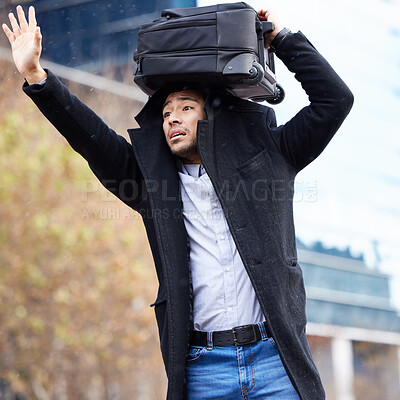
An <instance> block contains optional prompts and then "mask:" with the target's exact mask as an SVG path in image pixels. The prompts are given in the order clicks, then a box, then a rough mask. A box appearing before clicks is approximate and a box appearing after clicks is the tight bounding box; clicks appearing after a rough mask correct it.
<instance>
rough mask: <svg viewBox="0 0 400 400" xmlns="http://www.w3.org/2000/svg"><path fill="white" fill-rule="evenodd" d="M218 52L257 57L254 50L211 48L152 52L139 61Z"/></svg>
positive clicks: (141, 56)
mask: <svg viewBox="0 0 400 400" xmlns="http://www.w3.org/2000/svg"><path fill="white" fill-rule="evenodd" d="M218 51H229V52H233V53H234V52H237V53H252V54H254V55H256V56H257V52H255V51H254V49H246V48H243V47H242V48H235V49H232V48H224V47H210V48H208V49H190V50H188V49H185V50H176V51H171V52H168V51H163V52H159V53H157V52H151V53H148V54H142V55H140V56H139V60H141V59H142V58H151V57H168V56H192V55H193V54H197V55H206V56H207V55H216V54H218Z"/></svg>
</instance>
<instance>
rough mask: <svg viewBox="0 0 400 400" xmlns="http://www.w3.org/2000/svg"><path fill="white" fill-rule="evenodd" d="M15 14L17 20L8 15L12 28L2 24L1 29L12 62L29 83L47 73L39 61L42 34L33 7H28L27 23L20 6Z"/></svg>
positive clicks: (37, 80) (44, 76)
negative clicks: (9, 49)
mask: <svg viewBox="0 0 400 400" xmlns="http://www.w3.org/2000/svg"><path fill="white" fill-rule="evenodd" d="M17 15H18V21H17V19H16V18H15V16H14V14H13V13H10V14H9V15H8V17H9V19H10V23H11V28H12V29H10V28H9V27H8V26H7V25H6V24H3V31H4V33H5V34H6V35H7V38H8V40H9V41H10V44H11V49H12V55H13V59H14V63H15V66H16V67H17V69H18V71H19V72H20V74H21V75H22V76H23V77H24V78H25V79H26V80H27V81H28V83H29V84H33V83H38V82H41V81H42V80H43V79H45V78H46V77H47V74H46V71H44V70H43V68H42V67H41V66H40V63H39V59H40V54H41V52H42V35H41V33H40V28H39V27H38V26H37V24H36V17H35V8H34V7H32V6H31V7H29V23H28V22H27V21H26V18H25V13H24V10H23V9H22V7H21V6H18V7H17Z"/></svg>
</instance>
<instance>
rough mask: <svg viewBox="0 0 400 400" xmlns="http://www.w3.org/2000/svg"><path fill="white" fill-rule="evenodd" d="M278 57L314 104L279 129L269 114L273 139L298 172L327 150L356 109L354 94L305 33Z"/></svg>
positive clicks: (289, 42)
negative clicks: (347, 117)
mask: <svg viewBox="0 0 400 400" xmlns="http://www.w3.org/2000/svg"><path fill="white" fill-rule="evenodd" d="M276 55H277V56H278V57H279V58H280V59H281V60H282V61H283V63H284V64H285V65H286V66H287V68H288V69H289V70H290V71H291V72H294V73H295V78H296V79H297V80H298V81H299V82H300V83H301V85H302V87H303V89H304V90H305V91H306V93H307V95H308V98H309V100H310V104H309V105H308V106H307V107H304V108H303V109H302V110H300V111H299V112H298V113H297V114H296V115H295V116H294V117H293V118H292V119H291V120H290V121H289V122H287V123H286V124H285V125H282V126H279V127H276V124H274V121H275V116H274V112H273V110H272V109H271V110H270V111H269V113H268V119H269V124H270V126H272V127H273V126H274V125H275V128H273V129H272V136H273V138H274V141H275V143H276V145H277V146H278V149H279V150H280V152H281V153H282V154H283V156H284V157H285V159H286V160H287V161H288V162H289V163H290V164H291V165H292V166H294V167H295V168H296V169H297V170H301V169H302V168H304V167H305V166H306V165H308V164H309V163H310V162H311V161H313V160H314V159H315V158H316V157H318V155H319V154H320V153H321V152H322V150H323V149H324V148H325V147H326V145H327V144H328V143H329V141H330V140H331V139H332V137H333V135H334V134H335V133H336V132H337V130H338V129H339V127H340V125H341V124H342V122H343V121H344V119H345V118H346V116H347V114H348V113H349V112H350V109H351V107H352V105H353V100H354V99H353V94H352V93H351V91H350V90H349V88H348V87H347V86H346V84H345V83H344V82H343V81H342V79H341V78H340V77H339V76H338V75H337V73H336V72H335V71H334V70H333V68H332V67H331V66H330V65H329V63H328V62H327V61H326V60H325V59H324V58H323V57H322V56H321V55H320V54H319V53H318V51H317V50H316V49H315V48H314V46H313V45H312V44H311V43H310V42H309V41H308V40H307V38H306V37H305V36H304V35H303V34H302V33H301V32H298V33H294V34H292V35H289V36H287V37H286V38H285V39H284V40H283V41H282V42H281V43H280V45H279V46H278V49H277V52H276Z"/></svg>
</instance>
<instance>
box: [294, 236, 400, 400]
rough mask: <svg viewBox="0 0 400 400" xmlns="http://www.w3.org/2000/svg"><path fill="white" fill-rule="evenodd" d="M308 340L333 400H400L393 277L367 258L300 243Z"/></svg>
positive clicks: (399, 327) (399, 334)
mask: <svg viewBox="0 0 400 400" xmlns="http://www.w3.org/2000/svg"><path fill="white" fill-rule="evenodd" d="M298 253H299V260H300V264H301V266H302V269H303V274H304V281H305V284H306V294H307V319H308V325H307V335H308V338H309V342H310V346H311V350H312V353H313V356H314V358H315V361H316V363H317V365H318V369H319V371H320V373H321V376H322V379H323V382H324V386H325V389H326V392H327V399H330V400H356V399H363V400H377V399H385V400H395V399H399V398H400V381H399V379H400V370H399V365H400V317H399V311H398V310H396V309H395V308H394V307H393V306H392V304H391V298H390V290H389V289H390V279H389V276H387V275H385V274H382V273H380V272H378V271H376V270H371V269H369V268H367V266H366V265H365V262H364V260H363V258H362V257H358V258H356V257H353V256H351V254H350V252H349V251H338V250H337V249H326V248H324V247H323V246H322V245H321V244H320V243H317V244H316V245H314V246H312V247H306V246H304V245H303V244H302V243H301V242H299V243H298Z"/></svg>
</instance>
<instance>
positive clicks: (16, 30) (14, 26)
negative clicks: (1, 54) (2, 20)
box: [8, 13, 21, 37]
mask: <svg viewBox="0 0 400 400" xmlns="http://www.w3.org/2000/svg"><path fill="white" fill-rule="evenodd" d="M8 18H9V20H10V23H11V27H12V30H13V32H14V35H15V36H16V37H17V36H20V35H21V30H20V29H19V25H18V22H17V20H16V19H15V17H14V14H13V13H10V14H8Z"/></svg>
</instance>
